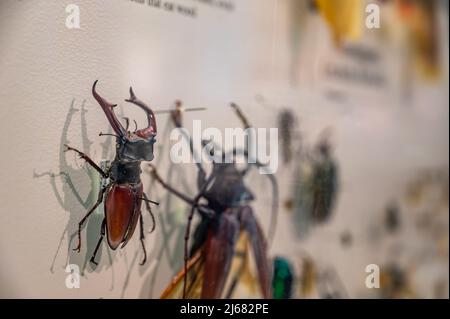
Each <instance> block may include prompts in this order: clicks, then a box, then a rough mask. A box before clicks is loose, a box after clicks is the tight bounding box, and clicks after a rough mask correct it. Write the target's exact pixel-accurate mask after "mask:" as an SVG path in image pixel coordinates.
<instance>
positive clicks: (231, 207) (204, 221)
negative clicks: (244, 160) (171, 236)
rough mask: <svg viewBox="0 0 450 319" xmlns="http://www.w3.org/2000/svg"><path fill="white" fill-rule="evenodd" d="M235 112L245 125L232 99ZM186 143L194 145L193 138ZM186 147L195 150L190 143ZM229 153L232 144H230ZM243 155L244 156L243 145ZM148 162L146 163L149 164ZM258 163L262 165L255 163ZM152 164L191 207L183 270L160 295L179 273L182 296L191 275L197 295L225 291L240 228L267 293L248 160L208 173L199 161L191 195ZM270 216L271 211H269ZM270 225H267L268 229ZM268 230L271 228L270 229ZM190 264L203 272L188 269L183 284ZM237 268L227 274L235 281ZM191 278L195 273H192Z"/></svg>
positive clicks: (267, 272)
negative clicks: (197, 218) (196, 218)
mask: <svg viewBox="0 0 450 319" xmlns="http://www.w3.org/2000/svg"><path fill="white" fill-rule="evenodd" d="M232 106H233V107H234V109H235V110H236V112H237V114H238V116H239V117H240V118H241V120H242V122H243V123H244V126H245V128H248V127H249V124H248V122H247V120H246V118H245V117H244V116H243V114H242V113H241V111H240V109H239V108H238V107H237V106H236V105H234V104H233V105H232ZM190 144H191V145H193V142H192V140H190ZM191 152H194V150H193V148H192V147H191ZM232 152H233V153H234V154H236V153H237V151H236V150H232ZM243 155H245V156H248V154H247V150H244V151H243ZM150 165H151V164H150ZM256 165H257V166H262V165H261V164H259V163H256ZM151 167H152V174H153V176H154V178H155V179H156V180H157V181H158V182H159V183H161V185H162V186H163V187H164V188H166V189H167V190H168V191H170V192H172V193H173V194H175V195H177V196H178V197H180V198H181V199H183V200H185V201H186V202H187V203H189V204H190V205H191V212H190V215H189V218H188V225H187V229H186V235H185V260H184V261H185V264H184V270H182V271H181V272H180V274H179V275H178V276H177V278H176V279H175V280H174V281H173V282H172V283H171V284H170V285H169V286H168V287H167V289H166V290H165V291H164V292H163V294H162V296H161V298H167V297H169V296H171V295H174V291H176V290H177V287H179V284H180V282H181V281H180V280H181V279H182V278H183V279H184V280H183V283H184V284H183V297H184V298H186V297H187V296H188V295H191V296H192V294H193V290H195V288H193V287H195V285H196V284H195V281H196V280H197V279H201V280H202V284H201V293H200V296H199V297H201V298H220V297H221V296H223V295H224V288H225V286H226V282H227V281H228V278H229V274H230V269H231V263H232V260H233V257H234V253H235V246H236V243H237V241H238V238H239V237H240V235H241V234H242V233H244V232H245V233H247V234H248V238H249V242H250V245H251V248H252V250H253V254H254V257H255V260H256V266H257V270H258V279H259V284H260V288H261V292H262V295H263V296H264V298H270V297H271V293H270V266H269V264H268V261H267V242H266V239H265V236H264V233H263V231H262V229H261V227H260V225H259V223H258V222H257V220H256V218H255V215H254V213H253V209H252V207H251V206H250V202H251V201H252V200H254V196H253V194H252V192H251V191H250V190H249V189H248V187H247V186H246V185H245V183H244V177H245V175H246V173H247V172H248V171H249V168H250V166H247V167H246V168H245V169H243V170H239V169H238V168H237V167H236V163H234V162H232V163H224V162H223V161H222V163H219V162H213V167H212V172H211V173H210V174H209V176H207V174H206V172H205V170H204V169H203V168H202V166H201V164H199V165H198V169H199V174H198V179H197V187H198V189H199V192H198V195H197V196H196V197H195V198H193V199H191V198H189V197H188V196H186V195H184V194H182V193H180V192H179V191H177V190H176V189H175V188H173V187H172V186H170V185H168V184H167V183H165V182H164V181H163V180H162V178H161V177H160V176H159V175H158V173H157V172H156V169H155V168H154V167H153V166H152V165H151ZM267 176H269V178H270V180H271V182H272V183H273V184H272V185H273V187H274V196H275V198H276V200H274V213H276V207H277V196H278V189H277V184H276V180H275V178H274V177H273V175H267ZM201 198H203V199H205V200H206V202H207V203H206V204H204V203H199V201H200V199H201ZM195 210H197V211H198V212H199V213H200V215H201V217H202V218H201V222H200V224H199V225H198V226H197V228H196V230H195V233H194V243H193V245H192V247H191V250H190V253H188V239H189V237H190V225H191V222H192V218H193V214H194V211H195ZM273 216H275V215H273ZM271 226H273V227H274V226H275V220H274V219H273V220H272V221H271ZM271 230H272V229H271ZM271 235H272V234H271ZM195 269H201V270H199V271H200V272H202V273H200V272H199V273H194V274H193V275H192V276H191V275H189V277H190V279H191V282H190V283H189V287H188V284H187V277H188V272H195V271H196V270H195ZM238 276H239V274H237V276H236V277H234V280H231V282H233V283H234V284H235V283H236V282H237V280H238V279H239V278H238ZM194 278H196V279H194ZM234 284H232V285H231V286H230V288H229V291H228V293H226V295H227V296H230V295H231V294H232V290H233V289H234Z"/></svg>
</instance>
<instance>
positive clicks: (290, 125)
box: [278, 108, 298, 164]
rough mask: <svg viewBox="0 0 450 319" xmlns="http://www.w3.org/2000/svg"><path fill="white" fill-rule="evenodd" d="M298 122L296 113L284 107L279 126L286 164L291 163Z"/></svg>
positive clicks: (279, 115) (279, 118) (280, 114)
mask: <svg viewBox="0 0 450 319" xmlns="http://www.w3.org/2000/svg"><path fill="white" fill-rule="evenodd" d="M297 124H298V123H297V119H296V117H295V114H294V113H293V112H292V111H291V110H290V109H288V108H286V109H283V110H282V111H281V112H280V113H279V114H278V127H279V128H280V133H281V151H282V154H283V162H284V164H289V163H290V162H291V159H292V156H293V150H292V148H293V146H292V143H293V139H294V137H295V136H294V130H295V127H296V126H297Z"/></svg>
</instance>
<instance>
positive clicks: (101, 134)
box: [98, 132, 120, 138]
mask: <svg viewBox="0 0 450 319" xmlns="http://www.w3.org/2000/svg"><path fill="white" fill-rule="evenodd" d="M98 136H115V137H117V138H120V136H119V135H116V134H110V133H102V132H100V134H98Z"/></svg>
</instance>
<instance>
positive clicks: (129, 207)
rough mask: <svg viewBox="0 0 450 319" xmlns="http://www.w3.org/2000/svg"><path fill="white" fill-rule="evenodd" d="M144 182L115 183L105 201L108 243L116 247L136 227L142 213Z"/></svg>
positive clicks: (128, 236)
mask: <svg viewBox="0 0 450 319" xmlns="http://www.w3.org/2000/svg"><path fill="white" fill-rule="evenodd" d="M141 198H142V184H139V185H137V186H131V185H129V184H114V185H112V186H111V188H110V190H109V192H108V195H107V198H106V201H105V216H106V228H107V235H108V236H107V237H108V244H109V246H110V247H111V249H116V248H117V247H119V245H120V244H121V243H122V242H123V241H124V240H125V238H127V239H129V238H130V237H131V235H132V234H133V232H134V229H135V228H136V224H137V220H138V218H139V214H140V206H141Z"/></svg>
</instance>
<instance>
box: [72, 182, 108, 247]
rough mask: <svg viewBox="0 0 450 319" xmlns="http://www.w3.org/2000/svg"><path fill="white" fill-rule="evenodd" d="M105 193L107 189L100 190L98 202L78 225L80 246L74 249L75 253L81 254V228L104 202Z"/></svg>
mask: <svg viewBox="0 0 450 319" xmlns="http://www.w3.org/2000/svg"><path fill="white" fill-rule="evenodd" d="M104 192H105V189H104V188H102V189H100V192H99V194H98V199H97V202H96V203H95V204H94V206H92V208H91V209H90V210H89V211H88V212H87V214H86V215H85V216H84V217H83V219H82V220H81V221H80V222H79V223H78V245H77V247H76V248H74V250H75V251H77V252H80V250H81V227H82V226H83V223H84V222H85V221H86V219H87V218H88V217H89V216H90V215H91V214H92V213H93V212H94V211H95V209H96V208H97V207H98V206H99V205H100V204H101V203H102V201H103V193H104Z"/></svg>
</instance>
